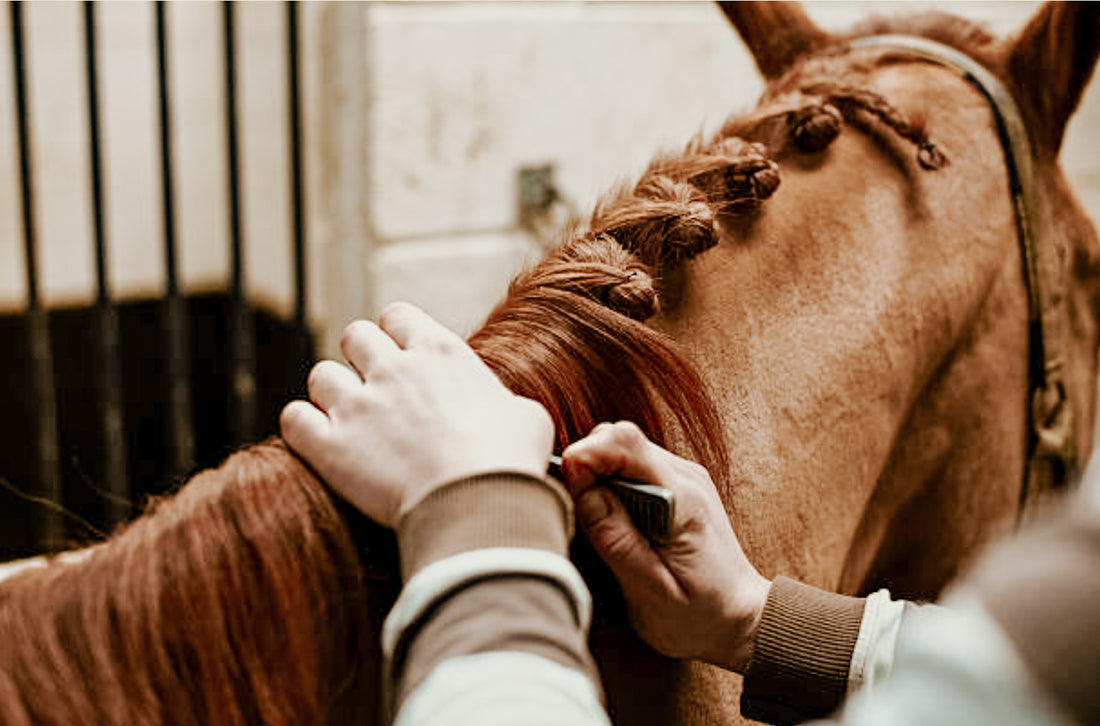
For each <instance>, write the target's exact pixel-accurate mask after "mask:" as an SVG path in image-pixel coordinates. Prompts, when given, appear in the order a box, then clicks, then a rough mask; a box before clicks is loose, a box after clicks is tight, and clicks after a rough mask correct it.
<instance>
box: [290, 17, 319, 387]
mask: <svg viewBox="0 0 1100 726" xmlns="http://www.w3.org/2000/svg"><path fill="white" fill-rule="evenodd" d="M286 45H287V56H286V67H287V113H288V121H289V124H288V125H289V128H290V209H291V214H292V219H291V229H292V233H293V238H292V240H291V244H292V245H293V259H294V328H295V331H294V333H295V335H296V336H297V341H296V342H297V347H298V350H297V351H296V353H297V356H298V363H299V365H300V366H301V367H302V369H303V370H302V375H301V376H300V378H301V380H302V381H305V375H304V374H305V369H307V368H308V367H309V366H310V365H311V364H312V362H313V360H312V358H313V345H312V341H311V339H310V334H309V325H308V321H307V319H306V318H307V298H306V235H305V198H304V197H305V194H304V186H305V179H304V174H303V165H302V101H301V79H300V68H301V56H300V54H299V53H300V49H299V46H298V2H297V0H290V1H289V2H288V3H287V4H286Z"/></svg>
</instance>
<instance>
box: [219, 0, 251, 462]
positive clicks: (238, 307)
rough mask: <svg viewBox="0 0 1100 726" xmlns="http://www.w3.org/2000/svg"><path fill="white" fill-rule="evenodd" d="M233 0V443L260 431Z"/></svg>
mask: <svg viewBox="0 0 1100 726" xmlns="http://www.w3.org/2000/svg"><path fill="white" fill-rule="evenodd" d="M233 13H234V8H233V2H232V0H223V2H222V19H223V30H224V41H225V126H226V129H225V133H226V167H227V168H226V172H227V182H228V192H229V246H230V292H231V299H230V301H229V306H230V308H229V326H228V333H229V376H230V378H229V385H230V391H231V394H230V399H231V400H230V402H229V403H230V406H229V434H230V436H231V437H232V438H233V441H232V443H233V444H236V445H239V444H243V443H246V442H250V441H251V440H252V438H253V437H254V436H255V431H256V375H255V370H256V367H255V360H256V340H255V332H254V327H253V320H252V311H251V310H249V307H248V301H247V299H246V297H245V295H246V293H245V283H244V272H245V271H244V244H243V242H244V240H243V235H242V231H241V172H240V155H239V147H238V143H237V141H238V134H237V49H236V43H235V38H234V32H235V31H234V17H233Z"/></svg>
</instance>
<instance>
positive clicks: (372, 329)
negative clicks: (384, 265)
mask: <svg viewBox="0 0 1100 726" xmlns="http://www.w3.org/2000/svg"><path fill="white" fill-rule="evenodd" d="M340 350H341V351H342V352H343V354H344V357H345V358H347V360H348V362H349V363H351V366H352V367H351V368H348V367H346V366H343V365H341V364H339V363H337V362H335V361H321V362H320V363H318V364H317V365H316V366H314V367H313V370H312V371H311V372H310V375H309V379H308V382H307V388H308V391H309V397H310V399H311V400H312V404H311V403H309V402H306V401H294V402H292V403H290V404H289V405H287V406H286V408H284V409H283V412H282V415H281V417H280V426H281V428H282V435H283V438H284V439H285V440H286V442H287V444H288V445H289V446H290V447H291V448H292V449H293V450H294V451H296V452H297V453H298V454H299V455H300V456H301V457H302V458H303V459H305V460H306V461H307V462H308V463H309V465H310V466H312V467H313V469H314V470H315V471H316V472H317V474H318V475H319V476H320V477H321V478H322V479H324V480H325V481H326V482H327V483H328V485H329V486H331V487H332V488H334V489H336V490H337V491H338V492H340V494H342V495H343V496H344V497H346V498H347V499H348V500H349V501H350V502H351V503H352V504H354V505H355V506H356V507H358V508H359V509H360V510H362V511H363V513H365V514H366V515H367V516H369V517H370V518H371V519H374V520H375V521H377V522H378V523H380V524H383V525H386V526H388V527H394V526H396V524H397V522H398V521H399V520H400V519H401V517H402V516H403V515H404V514H405V513H406V512H407V511H408V510H409V509H411V508H412V506H413V505H414V504H416V503H417V502H418V501H420V500H421V499H423V498H424V497H425V496H426V495H427V494H429V493H430V492H431V491H432V490H433V489H435V488H436V487H438V486H439V485H441V484H445V483H447V482H450V481H454V480H456V479H459V478H461V477H464V476H468V475H472V474H479V473H485V472H490V471H504V470H507V471H514V472H520V473H528V474H532V475H535V476H544V475H545V474H546V465H547V457H548V456H549V454H550V450H551V446H552V444H553V435H554V431H553V423H552V422H551V420H550V415H549V414H548V413H547V412H546V410H545V409H544V408H543V407H542V406H540V405H539V404H538V403H536V402H534V401H531V400H529V399H526V398H521V397H519V396H516V395H514V394H512V393H511V392H510V391H509V390H508V389H507V388H505V387H504V385H503V384H502V383H501V382H500V381H499V380H498V379H497V378H496V376H495V375H493V373H492V371H490V370H489V369H488V368H487V367H486V366H485V364H484V363H482V361H481V359H480V358H478V357H477V354H475V353H474V352H473V350H471V349H470V348H469V346H467V345H466V343H465V342H463V340H462V339H461V338H459V337H458V336H457V335H456V334H454V333H452V332H451V331H449V330H447V329H446V328H444V327H443V326H442V325H440V324H439V323H437V322H436V321H435V320H433V319H432V318H430V317H429V316H428V315H427V314H426V313H424V312H423V311H421V310H419V309H418V308H416V307H413V306H412V305H408V304H403V303H397V304H394V305H391V306H390V307H388V308H387V309H386V310H385V311H384V312H383V313H382V315H381V317H380V318H379V324H378V325H374V324H373V323H370V322H366V321H363V320H358V321H356V322H353V323H352V324H351V325H349V326H348V327H347V328H345V330H344V334H343V337H342V338H341V340H340Z"/></svg>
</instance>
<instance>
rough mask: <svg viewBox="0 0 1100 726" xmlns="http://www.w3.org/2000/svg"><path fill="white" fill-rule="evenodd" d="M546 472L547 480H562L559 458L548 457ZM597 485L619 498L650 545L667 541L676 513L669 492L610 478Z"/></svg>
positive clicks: (638, 483) (601, 478) (656, 487)
mask: <svg viewBox="0 0 1100 726" xmlns="http://www.w3.org/2000/svg"><path fill="white" fill-rule="evenodd" d="M547 471H548V473H549V474H550V475H551V476H554V477H557V478H558V479H564V477H563V476H562V472H561V457H560V456H551V457H550V465H549V467H548V469H547ZM597 485H598V486H602V487H607V488H608V489H610V490H611V491H612V492H613V493H614V494H615V496H616V497H618V498H619V501H620V502H622V503H623V507H624V508H625V509H626V512H627V514H629V515H630V519H631V521H632V522H634V526H635V527H637V528H638V531H639V532H641V533H642V535H644V536H645V538H646V539H648V540H649V541H650V542H653V543H660V542H662V541H663V540H665V539H668V536H669V535H670V534H671V533H672V519H673V516H674V515H675V513H676V498H675V497H673V495H672V492H671V491H670V490H668V489H665V488H664V487H658V486H654V485H652V484H643V483H642V482H637V481H633V480H631V479H624V478H621V477H613V476H605V477H600V478H599V480H598V481H597Z"/></svg>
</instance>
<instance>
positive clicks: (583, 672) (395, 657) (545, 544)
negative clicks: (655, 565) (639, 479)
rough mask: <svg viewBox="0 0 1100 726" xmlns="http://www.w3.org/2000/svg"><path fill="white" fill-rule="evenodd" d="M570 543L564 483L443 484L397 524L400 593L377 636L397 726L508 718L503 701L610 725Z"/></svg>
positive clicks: (502, 478) (496, 477)
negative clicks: (590, 648) (382, 639)
mask: <svg viewBox="0 0 1100 726" xmlns="http://www.w3.org/2000/svg"><path fill="white" fill-rule="evenodd" d="M571 534H572V509H571V504H570V500H569V498H568V495H567V494H566V493H565V492H564V491H563V490H562V489H561V488H560V486H558V485H557V484H556V483H553V482H550V481H543V480H540V479H536V478H533V477H528V476H524V475H514V474H492V475H487V476H479V477H471V478H468V479H465V480H461V481H458V482H454V483H452V484H449V485H447V486H445V487H443V488H441V489H439V490H437V491H436V492H434V493H433V494H432V495H430V496H429V497H428V498H426V499H425V500H424V501H423V502H421V503H419V504H417V506H416V507H414V508H413V509H412V510H411V511H410V512H409V513H408V514H407V515H406V516H405V517H404V518H403V519H402V520H401V522H400V523H399V525H398V542H399V544H400V547H401V557H402V572H403V575H404V579H405V582H406V588H405V590H404V591H403V593H402V595H401V598H400V599H399V600H398V603H397V604H396V605H395V607H394V610H393V612H392V613H391V614H390V617H389V618H388V619H387V623H386V632H385V636H384V637H385V648H386V654H387V665H388V671H387V673H388V675H387V687H388V689H389V694H390V699H389V700H390V704H391V707H392V709H393V710H394V711H395V712H397V713H398V714H399V718H400V720H401V722H402V723H433V724H434V723H441V722H442V720H441V719H446V721H447V722H452V723H459V722H463V721H464V720H470V721H476V722H477V723H487V722H488V721H487V720H486V719H502V720H507V719H509V718H510V715H509V714H510V713H512V712H511V711H510V710H509V709H508V708H507V704H503V703H501V699H508V700H509V701H511V702H513V703H515V704H516V707H517V708H520V707H522V708H524V709H525V710H527V711H531V712H535V713H538V712H546V714H547V718H548V719H549V718H556V719H558V720H560V721H562V722H565V721H569V722H578V719H580V721H579V722H581V723H584V722H590V723H602V722H605V720H606V719H605V716H604V715H603V710H602V706H601V698H600V695H599V689H598V686H597V682H598V681H597V675H596V671H595V668H594V666H593V663H592V660H591V656H590V655H589V653H588V648H587V638H586V635H587V627H588V619H589V613H590V609H591V605H590V602H589V599H588V592H587V590H586V589H585V588H584V585H583V583H582V582H581V580H580V578H579V575H578V574H577V573H576V570H575V569H574V568H573V567H572V565H571V564H570V563H569V561H568V560H567V559H566V557H565V554H566V551H567V546H568V542H569V539H570V537H571ZM490 700H491V701H492V708H487V707H486V706H487V705H488V702H489V701H490ZM524 704H526V705H524ZM536 705H537V709H536V708H535V706H536Z"/></svg>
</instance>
